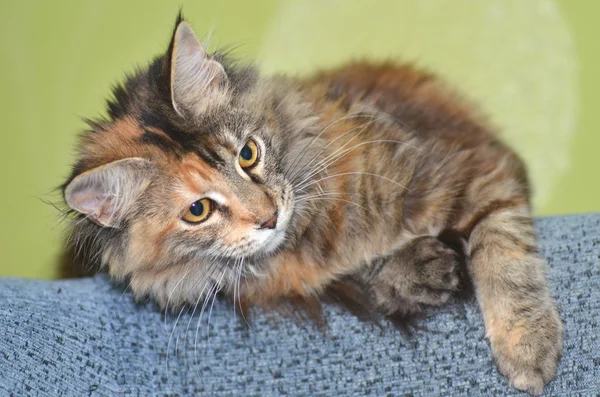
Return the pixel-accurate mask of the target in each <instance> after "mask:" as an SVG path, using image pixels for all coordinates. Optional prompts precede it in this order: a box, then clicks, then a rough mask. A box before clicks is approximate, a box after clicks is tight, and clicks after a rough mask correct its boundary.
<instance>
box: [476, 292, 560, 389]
mask: <svg viewBox="0 0 600 397" xmlns="http://www.w3.org/2000/svg"><path fill="white" fill-rule="evenodd" d="M490 320H491V321H490V324H489V327H488V337H489V339H490V342H491V347H492V352H493V355H494V359H495V360H496V364H497V365H498V369H499V370H500V372H501V373H502V374H504V375H505V376H506V377H507V378H508V380H509V381H510V383H511V384H512V385H513V386H514V387H516V388H517V389H519V390H523V391H526V392H529V393H530V394H533V395H540V394H542V392H543V390H544V386H545V385H546V384H547V383H548V382H550V381H551V380H552V379H554V377H555V376H556V370H557V366H558V362H559V360H560V357H561V354H562V346H563V344H562V324H561V322H560V318H559V316H558V312H557V310H556V308H555V307H554V304H552V303H549V302H548V303H547V304H544V305H543V306H542V307H540V308H538V309H535V310H531V311H530V312H529V313H528V314H527V315H526V316H523V317H520V318H516V319H502V318H492V319H490ZM507 320H508V321H507ZM509 323H510V324H513V325H512V326H510V327H507V326H506V325H505V324H509Z"/></svg>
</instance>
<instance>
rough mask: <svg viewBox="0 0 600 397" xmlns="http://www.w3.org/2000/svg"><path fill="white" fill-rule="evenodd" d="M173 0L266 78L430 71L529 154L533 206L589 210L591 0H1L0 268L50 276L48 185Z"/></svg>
mask: <svg viewBox="0 0 600 397" xmlns="http://www.w3.org/2000/svg"><path fill="white" fill-rule="evenodd" d="M180 6H183V9H184V11H185V14H186V17H187V19H188V20H189V21H190V22H191V23H192V25H193V26H195V28H196V30H197V33H198V34H199V36H203V35H205V34H207V33H208V32H212V36H211V37H212V38H211V43H212V45H224V44H231V43H233V44H241V46H240V48H239V49H238V50H237V51H236V53H237V54H238V55H239V56H240V57H241V58H243V59H248V60H250V59H256V60H258V62H259V64H260V66H261V68H262V69H263V70H264V71H265V72H266V73H273V72H278V71H283V72H288V73H307V72H310V71H311V70H314V69H315V68H317V67H324V66H329V65H333V64H336V63H339V62H342V61H344V60H347V59H350V58H353V57H369V58H390V57H391V58H403V59H407V60H414V61H416V62H417V63H418V64H420V65H426V66H428V67H431V68H432V69H433V70H434V71H436V72H439V73H441V74H442V75H443V76H444V77H445V78H447V79H448V80H450V81H451V83H452V84H453V85H455V86H458V87H460V88H461V89H462V90H463V91H465V92H466V93H467V95H468V96H470V97H471V98H473V99H474V100H475V101H476V102H477V103H480V104H481V106H482V107H483V108H484V109H485V111H486V113H488V114H489V115H490V116H491V119H492V121H493V122H494V123H495V124H497V125H498V126H499V127H500V128H501V129H502V131H503V133H504V136H505V138H506V140H508V141H510V142H511V143H512V145H513V146H514V147H515V148H516V149H517V150H518V151H519V152H520V153H521V154H522V155H523V157H524V158H525V159H526V161H527V162H528V163H529V166H530V169H531V175H532V178H533V181H534V187H535V192H536V193H535V197H534V203H535V211H536V213H537V214H538V215H546V214H562V213H575V212H588V211H598V210H600V200H599V199H600V184H599V183H598V177H597V173H598V171H599V170H600V160H599V159H598V157H599V155H598V153H597V151H598V147H599V145H600V135H599V133H598V131H599V130H600V117H598V115H597V108H598V103H599V99H598V92H600V75H599V74H598V72H597V71H598V70H599V69H600V51H599V50H600V48H598V47H599V44H598V37H600V36H599V35H598V33H599V32H598V29H597V28H596V26H597V18H596V16H597V15H598V14H599V13H600V2H595V1H583V0H562V1H553V0H538V1H522V0H420V1H417V0H412V1H395V0H389V1H378V2H367V1H350V0H312V1H311V0H296V1H292V0H290V1H276V0H270V1H236V2H234V1H210V2H207V1H184V2H170V1H160V2H159V1H156V2H151V1H126V2H124V1H120V0H110V1H96V0H85V1H83V0H62V1H60V2H50V1H42V0H40V1H19V2H17V1H12V2H8V1H3V2H2V3H1V4H0V40H2V42H1V43H2V51H1V53H0V57H1V62H0V109H1V110H0V111H1V112H2V113H1V116H2V127H3V128H2V132H1V137H0V155H1V156H0V173H1V180H2V195H1V198H0V215H1V216H0V220H1V225H0V242H1V244H2V245H1V255H0V276H2V275H11V276H23V277H36V278H54V277H57V276H58V274H59V273H58V266H57V261H58V258H59V255H60V252H61V248H62V246H63V242H62V239H63V235H62V225H60V224H59V223H58V218H57V215H58V213H57V211H56V210H55V209H54V208H52V206H50V205H48V204H46V203H44V201H56V200H58V199H59V196H58V195H57V194H56V193H55V192H53V189H54V188H55V187H56V186H57V185H59V184H60V182H61V180H62V179H63V178H64V177H65V176H66V174H67V172H68V169H69V165H70V163H71V162H72V160H73V154H74V151H73V149H74V143H75V137H76V134H77V132H78V131H80V130H82V129H84V128H85V126H84V124H83V122H82V121H81V118H82V117H95V116H99V115H101V114H102V113H103V111H104V100H105V99H106V98H107V97H108V96H109V90H110V87H111V85H112V84H114V83H116V82H118V81H120V80H121V78H122V76H123V75H124V73H125V72H128V71H131V70H133V67H134V66H135V65H143V64H145V63H146V62H147V61H148V60H149V59H150V57H151V56H153V55H155V54H157V53H159V52H162V51H164V49H165V48H166V45H167V42H168V39H169V35H170V32H171V28H172V25H173V22H174V19H175V16H176V14H177V11H178V9H179V7H180Z"/></svg>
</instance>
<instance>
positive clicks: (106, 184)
mask: <svg viewBox="0 0 600 397" xmlns="http://www.w3.org/2000/svg"><path fill="white" fill-rule="evenodd" d="M155 172H156V168H155V166H154V164H152V163H151V162H150V161H149V160H146V159H143V158H138V157H134V158H127V159H123V160H118V161H114V162H112V163H109V164H106V165H102V166H100V167H96V168H94V169H91V170H89V171H86V172H84V173H82V174H80V175H78V176H77V177H75V179H73V180H72V181H71V182H70V183H69V184H68V185H67V187H66V188H65V191H64V195H65V201H66V203H67V204H68V205H69V207H71V208H72V209H74V210H75V211H77V212H79V213H81V214H84V215H86V216H87V217H88V218H89V219H91V220H93V221H94V222H96V223H97V224H99V225H100V226H105V227H114V228H118V227H119V226H120V224H121V222H122V221H123V219H124V218H125V216H126V215H127V213H128V212H129V211H130V210H131V208H132V206H133V205H134V203H135V202H136V201H137V200H138V199H139V197H140V195H141V193H143V192H144V190H145V189H146V188H147V187H148V185H149V184H150V181H151V180H152V177H153V176H154V174H155Z"/></svg>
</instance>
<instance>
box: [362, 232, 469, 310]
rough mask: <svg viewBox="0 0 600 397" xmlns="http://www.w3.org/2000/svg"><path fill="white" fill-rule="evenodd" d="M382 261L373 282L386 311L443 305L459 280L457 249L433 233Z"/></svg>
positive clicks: (417, 239)
mask: <svg viewBox="0 0 600 397" xmlns="http://www.w3.org/2000/svg"><path fill="white" fill-rule="evenodd" d="M381 260H382V262H381V266H380V269H381V270H380V272H379V273H378V274H377V276H376V277H374V279H373V280H371V281H370V284H371V288H372V290H373V292H374V296H375V298H376V303H377V305H378V306H379V307H380V309H382V310H383V311H384V312H386V313H394V312H399V311H400V312H415V311H419V310H420V309H421V306H422V305H430V306H437V305H442V304H444V303H445V302H447V301H448V299H449V298H450V296H451V295H452V293H453V292H454V291H455V290H456V288H457V286H458V283H459V277H458V260H457V256H456V254H455V252H454V251H453V250H452V249H450V248H448V247H447V246H446V245H445V244H444V243H442V242H441V241H440V240H438V239H437V238H436V237H433V236H422V237H418V238H416V239H414V240H412V241H410V242H409V243H408V244H407V245H406V246H404V247H403V248H402V249H401V250H400V251H398V252H396V253H395V254H394V255H391V256H389V257H387V258H382V259H381Z"/></svg>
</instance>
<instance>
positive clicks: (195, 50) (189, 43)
mask: <svg viewBox="0 0 600 397" xmlns="http://www.w3.org/2000/svg"><path fill="white" fill-rule="evenodd" d="M170 48H171V54H170V62H171V64H170V79H171V81H170V85H171V102H172V104H173V108H174V109H175V111H177V113H178V114H179V115H180V116H182V117H185V116H186V115H188V114H190V113H191V114H195V113H198V112H199V111H200V110H201V109H203V108H204V107H205V106H206V105H207V103H208V101H210V100H211V99H214V98H215V97H217V96H218V95H217V94H219V93H224V92H225V91H226V89H227V83H228V79H227V74H226V73H225V69H224V68H223V66H222V65H221V64H220V63H219V62H217V61H216V60H214V59H212V58H211V57H210V55H208V54H207V52H206V51H205V49H204V48H203V47H202V44H201V43H200V40H198V37H197V36H196V33H195V32H194V29H193V28H192V27H191V25H190V24H189V23H187V22H186V21H183V20H182V21H181V22H179V23H178V25H177V27H176V29H175V32H174V34H173V38H172V42H171V47H170Z"/></svg>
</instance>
